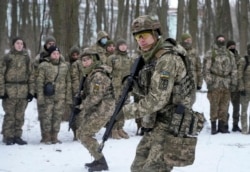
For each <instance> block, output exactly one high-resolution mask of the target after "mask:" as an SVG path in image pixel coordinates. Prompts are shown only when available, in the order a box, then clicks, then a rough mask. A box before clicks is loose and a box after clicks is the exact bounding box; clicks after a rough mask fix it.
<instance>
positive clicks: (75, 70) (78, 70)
mask: <svg viewBox="0 0 250 172" xmlns="http://www.w3.org/2000/svg"><path fill="white" fill-rule="evenodd" d="M70 76H71V85H72V98H74V96H76V95H77V93H78V91H79V85H80V81H81V79H82V77H83V76H84V73H83V65H82V60H81V56H80V55H79V58H78V59H77V60H76V61H74V62H73V63H72V64H71V66H70ZM79 120H80V119H79V117H78V116H77V117H76V118H75V120H74V121H73V122H72V125H71V129H72V131H73V134H74V137H73V140H74V141H76V140H77V138H76V130H77V128H78V127H79V122H80V121H79Z"/></svg>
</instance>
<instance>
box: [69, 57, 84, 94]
mask: <svg viewBox="0 0 250 172" xmlns="http://www.w3.org/2000/svg"><path fill="white" fill-rule="evenodd" d="M83 75H84V74H83V66H82V61H81V60H76V61H75V62H73V63H72V65H71V66H70V76H71V84H72V96H75V95H76V94H77V92H78V89H79V85H80V81H81V78H82V77H83Z"/></svg>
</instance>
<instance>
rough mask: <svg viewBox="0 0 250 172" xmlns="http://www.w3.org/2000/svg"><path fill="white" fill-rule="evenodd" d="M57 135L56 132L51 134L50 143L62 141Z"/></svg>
mask: <svg viewBox="0 0 250 172" xmlns="http://www.w3.org/2000/svg"><path fill="white" fill-rule="evenodd" d="M57 135H58V133H52V134H51V143H52V144H56V143H62V142H61V141H60V140H58V138H57Z"/></svg>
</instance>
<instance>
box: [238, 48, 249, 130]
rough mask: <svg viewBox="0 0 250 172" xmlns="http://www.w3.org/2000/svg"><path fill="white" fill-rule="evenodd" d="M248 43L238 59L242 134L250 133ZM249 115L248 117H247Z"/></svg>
mask: <svg viewBox="0 0 250 172" xmlns="http://www.w3.org/2000/svg"><path fill="white" fill-rule="evenodd" d="M249 62H250V43H249V44H248V45H247V55H246V56H245V57H242V58H241V59H240V67H239V70H238V73H239V90H240V103H241V119H240V121H241V127H242V134H250V124H249V122H248V121H250V116H249V114H247V109H248V107H249V101H250V79H249V78H250V67H249ZM248 116H249V118H248Z"/></svg>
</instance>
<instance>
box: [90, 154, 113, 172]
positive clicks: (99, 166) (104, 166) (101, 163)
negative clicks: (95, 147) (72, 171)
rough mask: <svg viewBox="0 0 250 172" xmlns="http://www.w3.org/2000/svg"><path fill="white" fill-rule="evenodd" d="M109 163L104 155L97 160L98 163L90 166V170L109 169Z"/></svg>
mask: <svg viewBox="0 0 250 172" xmlns="http://www.w3.org/2000/svg"><path fill="white" fill-rule="evenodd" d="M108 169H109V167H108V164H107V162H106V160H105V158H104V157H102V158H101V159H99V160H97V161H96V163H95V164H94V165H93V166H92V167H90V168H89V170H88V171H89V172H94V171H102V170H108Z"/></svg>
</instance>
